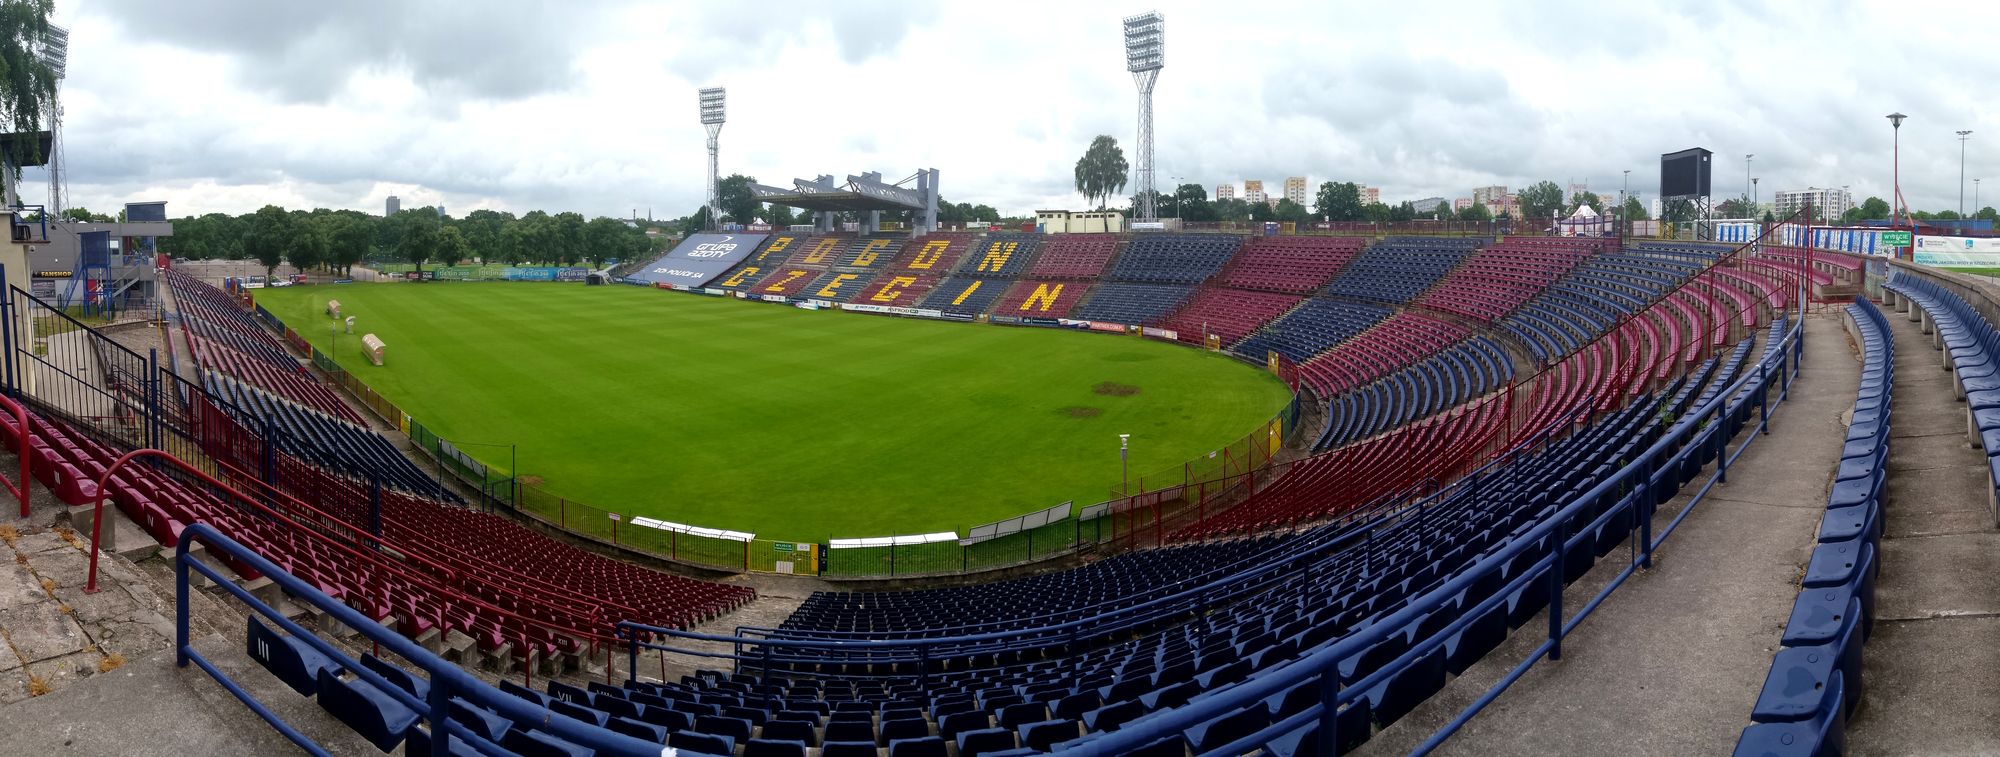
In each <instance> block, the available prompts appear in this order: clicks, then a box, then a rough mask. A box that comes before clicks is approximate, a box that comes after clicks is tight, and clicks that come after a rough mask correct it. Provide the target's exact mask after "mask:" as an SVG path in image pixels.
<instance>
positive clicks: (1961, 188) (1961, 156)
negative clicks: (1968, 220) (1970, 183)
mask: <svg viewBox="0 0 2000 757" xmlns="http://www.w3.org/2000/svg"><path fill="white" fill-rule="evenodd" d="M1971 138H1972V130H1971V129H1959V130H1958V218H1959V220H1961V221H1962V220H1965V140H1968V139H1971Z"/></svg>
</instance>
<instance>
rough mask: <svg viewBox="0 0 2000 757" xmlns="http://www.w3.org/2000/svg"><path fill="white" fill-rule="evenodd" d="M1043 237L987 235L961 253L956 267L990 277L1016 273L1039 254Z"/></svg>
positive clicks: (1031, 262)
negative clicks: (963, 255)
mask: <svg viewBox="0 0 2000 757" xmlns="http://www.w3.org/2000/svg"><path fill="white" fill-rule="evenodd" d="M1043 239H1044V236H1043V235H1041V234H993V235H990V236H988V237H987V238H986V241H985V242H983V243H980V244H978V245H976V246H975V247H974V248H973V250H972V254H970V255H966V256H965V257H964V259H963V260H962V261H961V262H960V263H959V266H958V268H957V269H956V271H957V273H959V274H961V275H967V276H982V277H991V278H1007V279H1011V278H1014V277H1016V276H1020V275H1021V274H1022V272H1024V271H1027V270H1028V269H1029V267H1030V266H1032V265H1034V263H1035V261H1036V259H1037V258H1038V257H1039V256H1040V254H1041V251H1042V241H1043ZM1066 254H1067V253H1066ZM1099 267H1100V268H1101V267H1102V264H1100V265H1099Z"/></svg>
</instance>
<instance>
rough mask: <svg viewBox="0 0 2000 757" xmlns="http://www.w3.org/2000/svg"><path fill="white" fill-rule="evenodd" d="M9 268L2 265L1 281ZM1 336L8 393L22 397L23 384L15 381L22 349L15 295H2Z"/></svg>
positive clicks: (0, 300) (0, 271) (0, 268)
mask: <svg viewBox="0 0 2000 757" xmlns="http://www.w3.org/2000/svg"><path fill="white" fill-rule="evenodd" d="M6 275H7V266H4V265H0V280H5V279H4V277H5V276H6ZM0 336H4V337H5V338H6V341H7V393H8V394H10V395H13V396H15V397H19V396H21V384H20V383H19V382H17V381H15V380H14V351H15V350H17V349H20V345H19V344H17V341H18V340H19V339H20V338H21V335H20V334H16V333H14V293H13V292H11V291H10V292H5V293H0Z"/></svg>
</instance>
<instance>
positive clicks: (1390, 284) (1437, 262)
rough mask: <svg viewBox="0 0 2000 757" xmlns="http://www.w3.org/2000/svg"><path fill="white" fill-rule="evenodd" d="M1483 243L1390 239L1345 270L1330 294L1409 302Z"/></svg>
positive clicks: (1371, 247) (1391, 301)
mask: <svg viewBox="0 0 2000 757" xmlns="http://www.w3.org/2000/svg"><path fill="white" fill-rule="evenodd" d="M1481 241H1483V240H1479V239H1471V238H1466V239H1456V238H1432V237H1390V238H1388V239H1385V240H1383V241H1382V242H1380V243H1378V244H1375V245H1372V246H1370V247H1368V248H1367V249H1365V250H1362V251H1361V254H1360V255H1358V256H1356V257H1355V258H1354V260H1353V262H1350V263H1348V264H1347V267H1345V268H1343V269H1341V272H1340V275H1338V276H1336V277H1334V279H1333V282H1332V283H1330V284H1328V285H1327V287H1326V293H1327V294H1331V295H1335V296H1339V297H1349V298H1353V299H1361V300H1373V301H1376V302H1388V303H1396V304H1401V303H1406V302H1410V301H1411V300H1413V299H1415V298H1416V296H1417V295H1418V294H1421V293H1422V292H1423V291H1424V290H1426V289H1429V288H1431V285H1432V284H1435V283H1437V281H1438V279H1440V278H1442V277H1443V276H1444V275H1445V273H1447V272H1449V271H1450V270H1451V269H1452V268H1454V267H1457V266H1458V264H1459V263H1461V262H1463V261H1464V260H1465V258H1466V257H1467V256H1468V254H1469V253H1470V252H1471V251H1472V250H1473V249H1475V248H1477V247H1478V245H1479V243H1480V242H1481Z"/></svg>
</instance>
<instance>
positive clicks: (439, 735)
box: [427, 676, 451, 754]
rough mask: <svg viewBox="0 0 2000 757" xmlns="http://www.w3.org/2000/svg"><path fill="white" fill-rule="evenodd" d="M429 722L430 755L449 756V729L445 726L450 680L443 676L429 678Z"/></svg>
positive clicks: (449, 710)
mask: <svg viewBox="0 0 2000 757" xmlns="http://www.w3.org/2000/svg"><path fill="white" fill-rule="evenodd" d="M430 678H431V691H430V697H429V699H430V701H429V702H428V703H427V704H429V705H430V706H431V711H430V713H429V720H430V721H431V752H430V753H431V754H451V727H450V726H448V725H446V724H445V721H446V720H447V719H448V718H449V715H448V713H450V712H451V680H450V679H448V678H446V677H444V676H431V677H430Z"/></svg>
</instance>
